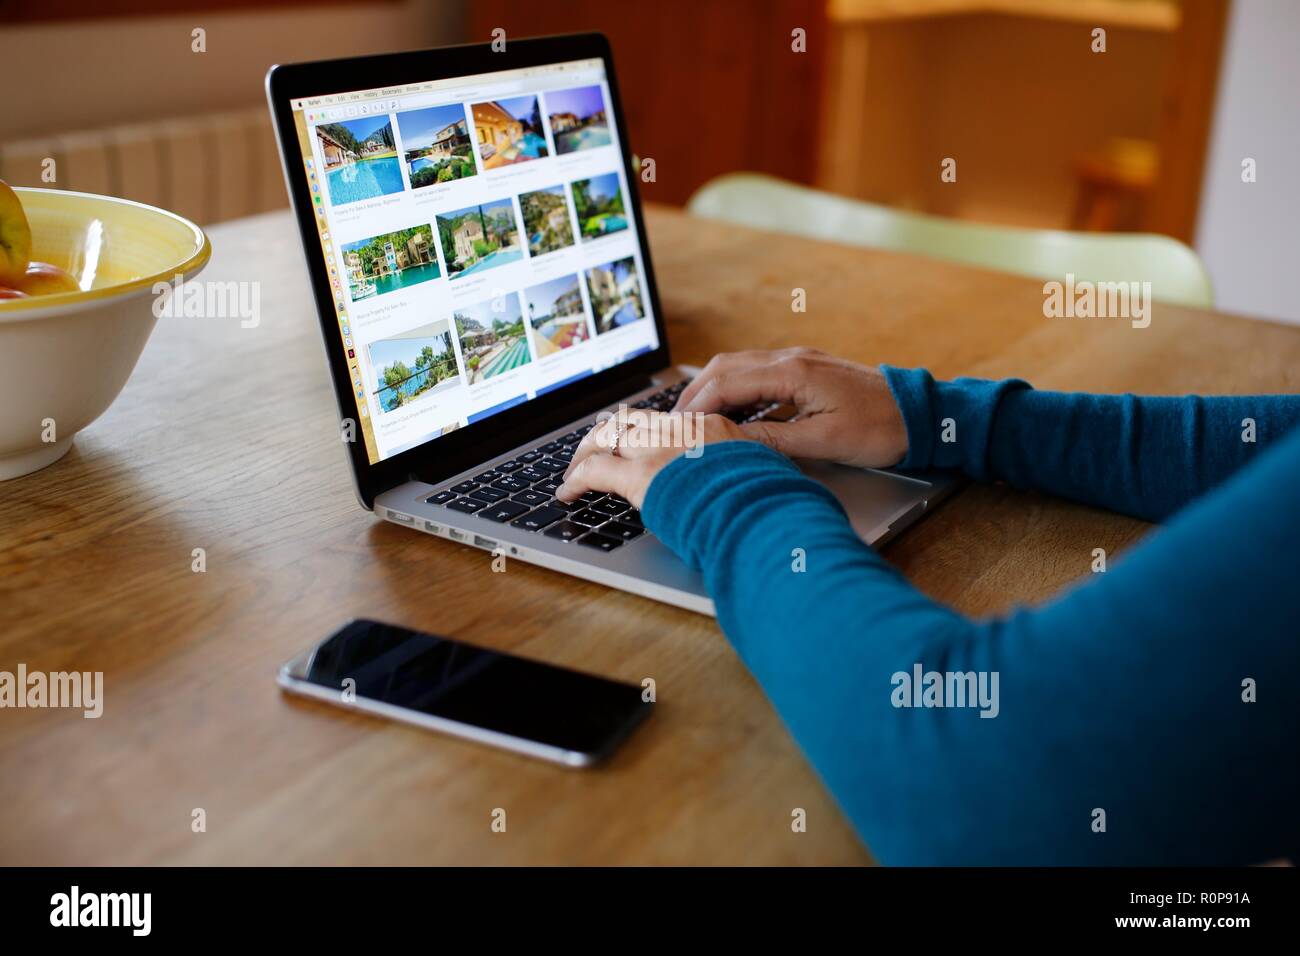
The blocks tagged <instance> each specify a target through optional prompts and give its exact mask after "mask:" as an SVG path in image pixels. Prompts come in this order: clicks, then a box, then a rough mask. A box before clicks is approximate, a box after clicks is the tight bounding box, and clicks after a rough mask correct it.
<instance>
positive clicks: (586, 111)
mask: <svg viewBox="0 0 1300 956" xmlns="http://www.w3.org/2000/svg"><path fill="white" fill-rule="evenodd" d="M546 111H547V112H548V113H549V114H550V118H551V135H552V136H553V137H554V138H555V153H556V155H557V156H563V155H564V154H565V153H576V152H578V150H581V149H595V148H596V147H597V146H608V145H609V144H610V136H609V121H608V120H607V119H606V118H605V99H604V97H602V96H601V93H600V87H599V86H580V87H577V88H576V89H572V90H557V91H555V92H554V93H547V94H546Z"/></svg>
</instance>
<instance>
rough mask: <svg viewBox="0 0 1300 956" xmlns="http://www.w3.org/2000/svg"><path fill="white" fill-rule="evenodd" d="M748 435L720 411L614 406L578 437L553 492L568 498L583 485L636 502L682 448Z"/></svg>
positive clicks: (585, 489)
mask: <svg viewBox="0 0 1300 956" xmlns="http://www.w3.org/2000/svg"><path fill="white" fill-rule="evenodd" d="M748 440H752V436H750V435H747V434H746V433H745V432H744V431H742V430H741V428H740V426H739V425H737V424H735V423H734V422H733V421H731V419H729V418H724V417H723V416H721V415H699V414H691V413H686V414H683V413H681V412H651V411H643V410H641V409H620V411H619V412H618V414H616V415H615V416H614V417H613V418H610V419H608V420H606V421H604V422H601V423H600V424H599V425H597V426H596V427H595V428H593V429H592V430H591V431H589V432H588V433H587V435H586V437H584V438H583V439H582V442H581V443H580V444H579V445H578V446H577V449H576V450H575V451H574V453H573V461H572V462H570V463H569V468H568V470H567V471H565V473H564V484H562V485H561V486H560V487H559V489H558V490H557V491H556V492H555V496H556V497H557V498H559V499H560V500H561V501H573V500H575V499H577V498H580V497H582V495H584V494H586V493H587V492H588V491H603V492H610V493H612V494H616V495H620V496H622V497H624V498H626V499H627V500H628V501H630V502H632V504H633V505H634V506H635V507H637V508H640V507H641V504H642V502H644V501H645V493H646V491H647V490H648V489H649V487H650V482H652V481H653V480H654V477H655V475H657V474H659V472H660V470H661V469H663V467H664V466H665V465H667V464H668V463H669V462H670V461H672V460H673V459H674V458H677V457H678V456H679V455H681V454H682V453H683V452H690V453H693V454H698V453H702V452H703V446H705V445H711V444H715V443H717V442H722V441H748Z"/></svg>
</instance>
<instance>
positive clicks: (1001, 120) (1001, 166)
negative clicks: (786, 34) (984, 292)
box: [818, 14, 1172, 228]
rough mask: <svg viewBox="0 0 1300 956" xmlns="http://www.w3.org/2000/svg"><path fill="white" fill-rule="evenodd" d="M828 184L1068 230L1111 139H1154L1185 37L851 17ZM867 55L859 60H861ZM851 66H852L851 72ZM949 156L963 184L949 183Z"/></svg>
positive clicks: (956, 213)
mask: <svg viewBox="0 0 1300 956" xmlns="http://www.w3.org/2000/svg"><path fill="white" fill-rule="evenodd" d="M836 29H837V31H838V32H839V34H840V40H841V42H842V43H844V44H845V47H844V49H843V51H842V52H843V56H842V57H841V58H840V59H838V60H837V61H836V63H835V67H836V70H835V71H834V72H833V73H832V79H831V81H830V90H829V93H830V96H831V99H830V101H829V102H830V108H829V111H828V114H829V115H828V117H827V119H826V120H825V121H824V123H823V154H822V155H823V165H822V167H821V169H820V175H819V177H818V184H819V185H821V186H822V187H823V188H826V189H829V190H831V191H833V192H841V193H845V194H848V195H852V196H857V197H858V198H861V199H867V200H870V201H872V202H878V203H883V204H885V205H890V206H897V207H902V208H907V209H915V210H919V211H924V212H930V213H936V214H939V215H945V216H953V217H957V218H962V219H971V220H977V221H983V222H996V223H1002V224H1007V225H1017V226H1037V227H1055V228H1066V227H1068V225H1069V223H1070V218H1071V212H1072V209H1073V206H1074V202H1075V198H1076V195H1077V191H1078V179H1077V177H1076V174H1075V162H1076V160H1077V159H1078V158H1079V157H1080V156H1081V155H1082V154H1083V153H1085V152H1086V151H1088V150H1090V149H1093V148H1096V147H1099V146H1101V145H1103V144H1105V143H1106V142H1107V140H1108V139H1110V138H1112V137H1133V138H1143V139H1152V138H1154V137H1155V134H1156V129H1157V121H1158V117H1159V108H1160V95H1161V88H1162V81H1163V77H1164V74H1165V71H1166V69H1167V66H1168V61H1169V54H1170V51H1171V38H1172V34H1170V33H1168V32H1165V31H1158V30H1144V29H1133V28H1121V27H1110V28H1108V30H1107V50H1106V52H1105V53H1104V54H1096V53H1093V52H1092V50H1091V32H1090V31H1091V27H1090V25H1089V24H1088V23H1086V22H1074V21H1062V20H1057V19H1050V18H1042V17H1021V16H1002V15H984V14H969V15H960V16H936V17H928V18H917V19H906V20H899V21H897V22H886V21H872V22H869V23H865V24H858V23H845V24H840V25H838V26H837V27H836ZM855 57H856V58H858V60H857V62H855V61H854V58H855ZM846 68H847V69H848V71H849V72H847V73H846V72H841V71H843V70H845V69H846ZM944 157H953V158H955V159H956V160H957V181H956V182H955V183H944V182H942V181H941V180H940V175H939V174H940V164H941V162H942V160H943V159H944Z"/></svg>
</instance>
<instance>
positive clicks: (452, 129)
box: [397, 103, 478, 189]
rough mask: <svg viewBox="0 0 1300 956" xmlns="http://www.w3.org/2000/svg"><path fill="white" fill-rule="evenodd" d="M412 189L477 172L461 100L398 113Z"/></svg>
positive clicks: (403, 150) (398, 126) (465, 177)
mask: <svg viewBox="0 0 1300 956" xmlns="http://www.w3.org/2000/svg"><path fill="white" fill-rule="evenodd" d="M397 131H398V132H399V133H400V134H401V137H402V153H403V156H404V157H405V159H406V172H407V176H408V177H409V178H410V180H411V188H412V189H420V188H421V187H424V186H432V185H434V184H436V183H445V182H451V181H452V180H456V179H467V178H469V177H470V176H473V175H474V174H475V173H477V172H478V170H477V168H476V167H475V165H474V144H473V142H472V141H471V139H470V135H469V123H468V121H467V120H466V118H465V107H464V106H463V105H461V104H460V103H452V104H449V105H447V106H434V107H430V108H429V109H424V110H409V111H407V112H405V113H398V114H397Z"/></svg>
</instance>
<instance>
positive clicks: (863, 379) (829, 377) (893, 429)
mask: <svg viewBox="0 0 1300 956" xmlns="http://www.w3.org/2000/svg"><path fill="white" fill-rule="evenodd" d="M756 402H783V403H788V404H790V405H793V406H794V407H795V408H797V409H798V410H799V414H798V417H797V418H796V419H795V420H793V421H788V422H765V421H758V422H752V423H750V424H747V425H743V426H741V427H742V428H743V429H744V430H745V431H746V432H747V433H749V434H750V435H751V436H752V437H754V438H756V439H757V440H759V441H761V442H762V443H763V444H765V445H768V446H769V447H771V448H775V449H776V450H777V451H779V452H782V453H783V454H786V455H789V456H790V457H792V458H814V459H823V460H826V461H836V462H840V463H842V464H845V465H856V466H858V467H862V468H885V467H888V466H890V465H896V464H898V463H899V462H900V461H902V460H903V457H904V456H905V455H906V454H907V428H906V426H905V425H904V424H903V415H902V413H901V412H900V411H899V409H898V403H897V402H895V401H894V396H893V393H892V392H890V390H889V385H888V383H887V382H886V381H885V376H884V374H883V373H882V372H881V371H880V369H878V368H875V367H874V366H870V365H858V364H857V363H855V362H849V361H845V360H844V359H840V358H836V357H835V356H833V355H827V354H826V353H825V352H819V351H817V350H816V349H806V348H796V349H785V350H782V351H779V352H731V353H725V354H722V355H717V356H714V358H713V359H712V361H710V362H709V364H708V365H706V366H705V367H704V371H702V372H701V373H700V374H699V375H698V376H697V377H696V379H695V381H693V382H691V384H690V385H688V386H687V387H686V389H685V390H684V391H683V392H682V394H681V395H680V396H679V398H678V400H677V407H676V408H675V409H674V411H677V412H696V413H700V414H705V415H707V414H711V413H714V412H720V411H722V410H724V409H727V408H743V407H745V406H747V405H752V404H754V403H756Z"/></svg>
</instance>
